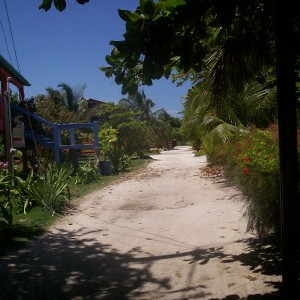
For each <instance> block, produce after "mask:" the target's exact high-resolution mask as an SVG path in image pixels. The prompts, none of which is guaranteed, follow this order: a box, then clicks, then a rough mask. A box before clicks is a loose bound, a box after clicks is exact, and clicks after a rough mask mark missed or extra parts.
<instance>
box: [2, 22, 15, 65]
mask: <svg viewBox="0 0 300 300" xmlns="http://www.w3.org/2000/svg"><path fill="white" fill-rule="evenodd" d="M0 25H1V29H2V32H3V36H4V41H5V45H6V49H7V52H8V56H9V61H10V63H11V64H12V60H11V56H10V51H9V48H8V44H7V39H6V35H5V31H4V27H3V24H2V21H1V19H0Z"/></svg>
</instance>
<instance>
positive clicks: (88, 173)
mask: <svg viewBox="0 0 300 300" xmlns="http://www.w3.org/2000/svg"><path fill="white" fill-rule="evenodd" d="M97 175H98V174H97V170H96V168H95V166H94V164H93V163H92V162H90V161H89V162H86V163H85V164H83V165H80V166H79V167H78V170H77V174H76V180H75V184H82V183H90V182H92V181H94V180H95V179H96V177H97Z"/></svg>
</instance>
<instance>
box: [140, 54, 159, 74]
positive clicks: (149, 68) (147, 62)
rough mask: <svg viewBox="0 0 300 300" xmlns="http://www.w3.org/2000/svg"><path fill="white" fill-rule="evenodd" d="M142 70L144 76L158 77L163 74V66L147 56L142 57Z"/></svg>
mask: <svg viewBox="0 0 300 300" xmlns="http://www.w3.org/2000/svg"><path fill="white" fill-rule="evenodd" d="M143 71H144V74H145V75H144V77H145V78H151V79H160V78H161V77H162V76H163V75H164V69H163V67H162V66H160V65H159V64H157V63H155V62H153V60H152V59H151V58H149V57H148V56H146V57H145V59H144V64H143Z"/></svg>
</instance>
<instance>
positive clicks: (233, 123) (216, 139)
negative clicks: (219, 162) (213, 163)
mask: <svg viewBox="0 0 300 300" xmlns="http://www.w3.org/2000/svg"><path fill="white" fill-rule="evenodd" d="M203 87H205V84H204V85H202V86H201V84H200V87H199V88H198V89H197V90H194V91H193V92H190V93H189V95H188V96H187V98H186V101H185V103H184V119H183V131H184V132H185V134H186V136H187V137H188V138H189V139H190V140H192V141H194V142H195V143H196V144H197V143H198V144H200V143H201V144H202V146H203V147H204V149H205V150H206V151H207V152H208V154H210V155H213V154H214V153H216V151H218V150H219V149H220V147H221V146H222V145H224V144H225V143H227V142H228V141H230V140H231V139H232V138H234V136H235V135H236V134H238V133H239V132H241V131H245V130H247V129H248V128H249V126H251V125H255V126H257V127H264V126H267V125H268V124H269V123H270V122H272V121H273V120H274V118H275V113H276V98H275V96H276V95H275V92H274V90H270V89H268V88H267V86H266V85H262V84H259V83H257V82H252V83H249V84H247V85H245V87H244V90H243V91H241V92H232V93H231V94H228V96H227V97H226V98H225V99H224V100H223V101H222V102H221V101H219V100H216V99H217V98H218V97H219V96H218V95H216V94H214V92H213V91H209V90H206V89H203Z"/></svg>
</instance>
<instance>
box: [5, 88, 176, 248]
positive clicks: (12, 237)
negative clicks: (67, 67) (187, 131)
mask: <svg viewBox="0 0 300 300" xmlns="http://www.w3.org/2000/svg"><path fill="white" fill-rule="evenodd" d="M84 87H85V86H84V85H79V86H76V87H73V88H72V87H70V86H69V85H67V84H65V83H63V84H59V85H58V89H53V88H47V89H46V94H45V95H37V96H36V97H34V98H32V99H28V100H27V101H26V103H25V104H24V103H23V105H25V106H26V108H27V109H28V110H30V111H32V112H34V113H36V114H37V115H38V116H40V117H42V118H44V119H46V120H50V121H51V122H54V123H78V122H91V121H97V122H98V128H99V133H98V135H99V148H100V155H99V156H97V155H96V153H95V152H94V151H91V152H88V153H85V152H84V151H83V153H77V154H78V157H79V158H78V165H77V166H76V167H75V166H74V165H73V164H72V159H71V153H70V152H69V151H68V150H65V151H64V152H63V153H62V157H63V162H62V164H61V165H60V166H57V165H55V163H54V154H53V152H52V151H50V150H48V149H46V148H44V147H42V146H40V145H39V144H36V143H33V142H32V141H30V140H29V139H28V140H27V139H26V149H27V154H28V160H29V167H30V172H29V173H25V172H24V170H23V164H22V162H23V155H24V153H23V152H22V151H19V150H18V151H17V152H16V153H15V155H14V174H9V173H8V171H7V164H5V163H2V164H1V170H0V209H1V211H0V238H1V240H2V242H1V248H2V250H1V251H0V252H3V251H5V249H8V248H14V247H18V246H19V245H23V244H24V243H25V242H26V241H28V240H29V239H32V238H33V237H35V236H37V235H39V234H41V233H43V232H45V231H46V230H47V228H48V227H49V225H50V224H52V223H53V222H54V221H55V220H56V219H57V218H59V217H60V216H62V215H64V214H66V213H68V212H69V210H70V209H72V207H73V203H74V200H76V199H80V197H82V196H84V195H87V194H88V193H90V192H92V191H94V190H97V189H100V188H102V187H104V186H106V185H107V184H109V183H111V182H112V181H116V180H119V179H120V178H123V177H124V176H126V174H128V172H134V171H135V170H138V169H139V168H141V167H143V166H144V165H145V164H146V163H147V162H148V161H149V159H150V156H149V154H150V153H151V151H153V150H152V149H156V150H155V151H156V153H157V151H158V152H159V150H158V149H159V148H168V147H169V143H170V141H171V140H172V139H174V138H177V139H178V138H180V136H181V135H180V125H181V121H180V120H179V119H177V118H174V117H172V116H170V115H169V114H168V113H167V112H166V111H164V110H160V111H156V112H152V108H153V107H154V102H153V101H152V100H150V99H147V97H146V95H145V94H144V92H141V93H138V94H137V95H136V96H135V97H132V96H131V97H130V98H128V99H125V98H124V99H122V100H120V102H119V103H118V104H115V103H103V102H102V103H101V105H99V106H96V107H94V108H92V109H89V108H88V102H87V100H86V99H84V98H83V91H84ZM15 102H17V100H16V101H15ZM32 126H33V127H34V129H35V130H39V132H43V134H45V135H47V134H48V135H51V132H47V131H46V130H47V129H46V128H41V125H40V124H38V123H33V124H32ZM62 139H63V140H64V141H65V142H66V143H68V141H69V136H68V133H66V134H64V133H63V135H62ZM76 139H77V141H80V142H82V143H92V142H93V140H92V139H93V133H92V132H89V131H86V130H85V131H77V132H76ZM0 151H2V152H3V143H1V148H0ZM103 160H106V161H109V162H110V170H111V172H110V173H109V174H106V175H103V174H102V173H101V168H99V165H100V163H101V161H103ZM100 166H101V165H100Z"/></svg>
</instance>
